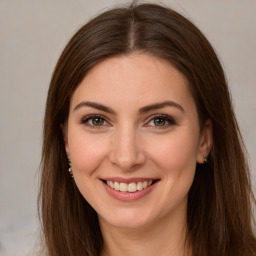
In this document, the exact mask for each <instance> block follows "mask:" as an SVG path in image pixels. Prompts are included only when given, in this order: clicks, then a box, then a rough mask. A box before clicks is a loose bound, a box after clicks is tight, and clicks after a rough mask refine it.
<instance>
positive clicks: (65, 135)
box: [60, 124, 69, 158]
mask: <svg viewBox="0 0 256 256" xmlns="http://www.w3.org/2000/svg"><path fill="white" fill-rule="evenodd" d="M60 128H61V130H62V135H63V140H64V144H65V150H66V154H67V157H68V158H69V145H68V131H67V125H66V124H61V125H60Z"/></svg>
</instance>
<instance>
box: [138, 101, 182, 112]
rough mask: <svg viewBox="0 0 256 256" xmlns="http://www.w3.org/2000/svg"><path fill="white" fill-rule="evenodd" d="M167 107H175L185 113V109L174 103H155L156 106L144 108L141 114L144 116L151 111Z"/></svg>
mask: <svg viewBox="0 0 256 256" xmlns="http://www.w3.org/2000/svg"><path fill="white" fill-rule="evenodd" d="M167 106H170V107H175V108H177V109H179V110H180V111H181V112H185V111H184V108H183V107H182V106H181V105H180V104H178V103H176V102H174V101H164V102H161V103H155V104H152V105H148V106H145V107H142V108H141V109H140V110H139V113H140V114H144V113H147V112H149V111H151V110H156V109H160V108H164V107H167Z"/></svg>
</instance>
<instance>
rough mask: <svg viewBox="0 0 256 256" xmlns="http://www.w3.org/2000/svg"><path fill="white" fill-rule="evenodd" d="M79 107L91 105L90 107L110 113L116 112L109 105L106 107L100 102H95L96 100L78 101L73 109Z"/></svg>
mask: <svg viewBox="0 0 256 256" xmlns="http://www.w3.org/2000/svg"><path fill="white" fill-rule="evenodd" d="M81 107H91V108H95V109H98V110H101V111H104V112H107V113H110V114H116V112H115V111H114V110H113V109H112V108H109V107H106V106H104V105H102V104H99V103H96V102H91V101H82V102H80V103H79V104H78V105H76V107H75V108H74V111H76V110H78V109H79V108H81Z"/></svg>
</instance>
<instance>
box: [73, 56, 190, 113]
mask: <svg viewBox="0 0 256 256" xmlns="http://www.w3.org/2000/svg"><path fill="white" fill-rule="evenodd" d="M188 88H189V84H188V81H187V79H186V77H185V76H184V75H183V74H182V73H181V72H180V71H178V70H177V69H176V68H175V67H174V66H173V65H172V64H170V63H169V62H167V61H165V60H162V59H160V58H157V57H154V56H151V55H147V54H138V53H133V54H130V55H122V56H117V57H112V58H109V59H106V60H103V61H102V62H100V63H98V64H97V65H96V66H95V67H93V68H92V69H91V70H90V71H89V72H88V74H87V75H86V76H85V78H84V79H83V81H82V82H81V83H80V85H79V86H78V87H77V89H76V90H75V92H74V94H73V96H72V98H71V108H72V107H74V105H75V104H78V103H79V101H84V100H93V101H96V102H100V103H103V104H107V105H112V106H113V107H115V105H116V107H120V103H122V105H126V107H127V104H128V105H129V104H135V103H136V104H137V105H141V106H142V105H147V104H152V103H154V102H159V101H166V100H173V101H177V102H180V103H181V102H183V104H188V105H191V104H192V105H194V100H193V98H192V95H191V93H190V91H189V89H188ZM130 106H131V105H130Z"/></svg>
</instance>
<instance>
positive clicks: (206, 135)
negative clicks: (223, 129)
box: [197, 119, 213, 164]
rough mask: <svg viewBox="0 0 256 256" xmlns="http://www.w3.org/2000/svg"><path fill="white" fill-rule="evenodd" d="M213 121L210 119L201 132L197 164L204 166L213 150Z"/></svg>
mask: <svg viewBox="0 0 256 256" xmlns="http://www.w3.org/2000/svg"><path fill="white" fill-rule="evenodd" d="M212 142H213V141H212V120H210V119H208V120H207V121H206V122H205V124H204V127H203V130H202V131H201V135H200V139H199V148H198V154H197V163H199V164H203V163H205V161H206V158H207V156H208V155H209V153H210V151H211V148H212Z"/></svg>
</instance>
